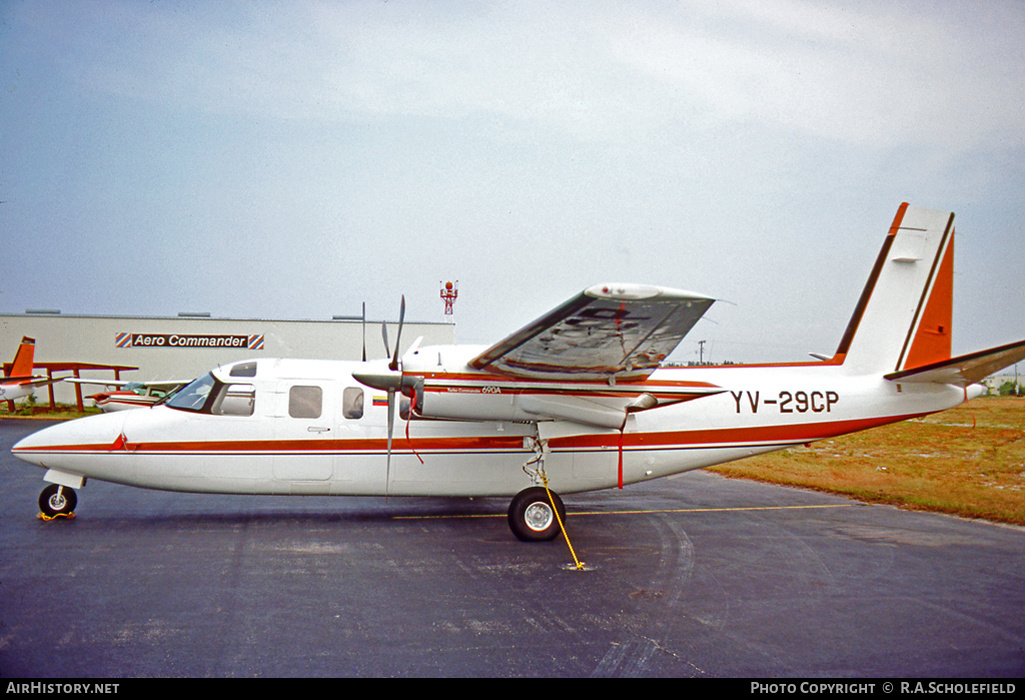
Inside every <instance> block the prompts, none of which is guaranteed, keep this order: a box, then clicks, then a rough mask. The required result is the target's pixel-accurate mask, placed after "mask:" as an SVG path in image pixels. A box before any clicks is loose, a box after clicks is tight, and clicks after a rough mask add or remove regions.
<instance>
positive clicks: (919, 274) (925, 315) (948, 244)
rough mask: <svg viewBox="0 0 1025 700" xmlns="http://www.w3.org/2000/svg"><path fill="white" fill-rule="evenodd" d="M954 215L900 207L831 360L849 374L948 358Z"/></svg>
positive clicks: (890, 369)
mask: <svg viewBox="0 0 1025 700" xmlns="http://www.w3.org/2000/svg"><path fill="white" fill-rule="evenodd" d="M953 289H954V215H953V214H952V213H951V212H945V211H932V210H929V209H921V208H918V207H912V206H909V205H908V204H907V203H905V204H902V205H901V206H900V208H899V209H898V210H897V216H896V218H894V220H893V226H892V227H891V228H890V232H889V233H888V234H887V236H886V240H885V241H884V242H883V248H882V250H881V251H880V252H879V257H878V258H877V259H876V263H875V267H873V269H872V274H871V276H870V277H869V279H868V283H867V284H866V285H865V290H864V291H863V292H862V295H861V299H860V300H859V301H858V306H857V308H856V309H855V311H854V315H853V316H852V317H851V321H850V323H849V324H848V326H847V331H846V332H845V333H844V336H843V339H842V340H841V341H840V346H839V347H838V348H837V352H836V359H838V360H842V362H843V365H844V367H845V368H849V369H850V370H852V371H854V372H859V373H862V372H866V373H867V372H882V373H887V372H896V371H903V370H908V369H914V368H915V367H921V366H924V365H927V364H930V363H933V362H939V361H942V360H947V359H949V358H950V347H951V344H950V337H951V336H950V324H951V319H952V308H953Z"/></svg>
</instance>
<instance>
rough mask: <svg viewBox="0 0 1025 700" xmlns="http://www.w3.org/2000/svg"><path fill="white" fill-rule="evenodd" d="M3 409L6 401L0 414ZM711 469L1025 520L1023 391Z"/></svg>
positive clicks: (905, 504)
mask: <svg viewBox="0 0 1025 700" xmlns="http://www.w3.org/2000/svg"><path fill="white" fill-rule="evenodd" d="M91 410H93V411H95V409H91ZM19 412H21V413H22V414H23V417H29V415H31V417H35V418H50V419H58V420H62V419H66V418H76V417H80V416H81V414H79V413H75V412H74V410H73V407H67V410H66V411H65V412H63V413H60V414H53V413H49V412H48V409H47V408H43V407H39V406H36V407H33V408H31V409H30V410H29V409H28V408H27V407H21V408H20V411H19ZM7 415H8V414H7V412H6V404H4V406H3V407H0V418H3V417H7ZM11 417H12V418H13V417H16V416H11ZM710 471H714V472H717V473H719V474H722V475H724V476H729V477H738V478H745V479H757V480H759V481H765V482H769V483H774V484H783V485H786V486H799V487H802V488H810V489H817V490H820V491H828V492H830V493H837V494H841V495H844V496H850V497H852V498H856V499H858V500H862V501H867V502H870V503H887V504H890V505H894V506H899V507H902V508H913V509H918V510H930V511H937V512H943V513H951V514H954V515H960V516H963V517H968V518H982V519H985V520H991V521H995V522H1003V523H1013V524H1017V525H1025V398H1009V397H983V398H978V399H974V400H972V401H970V402H968V403H967V404H964V405H963V406H959V407H958V408H954V409H951V410H949V411H944V412H943V413H937V414H935V415H932V416H927V417H925V418H919V419H915V420H910V421H904V422H903V423H895V424H893V425H888V426H883V427H881V428H873V429H872V430H866V431H864V432H861V433H854V434H852V435H845V436H843V437H839V438H834V439H832V440H823V441H821V442H816V443H813V444H811V445H809V446H807V447H800V448H796V449H790V450H785V451H781V452H774V453H771V454H767V455H761V456H758V457H751V458H749V459H745V460H741V461H739V462H732V463H729V464H724V465H721V466H718V467H712V468H711V469H710Z"/></svg>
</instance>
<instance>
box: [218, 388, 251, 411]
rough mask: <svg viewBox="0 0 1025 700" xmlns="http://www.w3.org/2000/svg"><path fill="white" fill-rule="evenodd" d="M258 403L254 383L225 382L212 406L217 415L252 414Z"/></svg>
mask: <svg viewBox="0 0 1025 700" xmlns="http://www.w3.org/2000/svg"><path fill="white" fill-rule="evenodd" d="M255 405H256V390H255V389H254V388H253V385H252V384H225V385H224V386H223V387H222V388H221V391H220V392H219V393H218V396H217V398H216V399H215V400H214V403H213V406H211V409H210V412H211V413H213V414H214V415H215V416H251V415H253V408H254V407H255Z"/></svg>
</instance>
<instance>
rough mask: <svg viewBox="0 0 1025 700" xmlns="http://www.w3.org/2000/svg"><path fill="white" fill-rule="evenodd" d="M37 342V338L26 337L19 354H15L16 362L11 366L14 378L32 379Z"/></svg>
mask: <svg viewBox="0 0 1025 700" xmlns="http://www.w3.org/2000/svg"><path fill="white" fill-rule="evenodd" d="M35 354H36V341H35V338H29V337H27V336H26V337H24V338H22V339H21V345H19V346H18V352H16V353H15V354H14V362H13V363H12V364H11V374H10V376H12V377H31V376H32V366H33V363H34V362H35Z"/></svg>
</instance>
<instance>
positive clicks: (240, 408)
mask: <svg viewBox="0 0 1025 700" xmlns="http://www.w3.org/2000/svg"><path fill="white" fill-rule="evenodd" d="M167 406H169V407H171V408H176V409H178V410H181V411H191V412H193V413H212V414H214V415H217V416H251V415H253V409H254V408H255V406H256V389H255V388H254V387H253V385H252V384H224V383H223V382H219V381H217V379H215V378H214V376H213V375H212V374H209V373H207V374H204V375H203V376H202V377H200V378H199V379H196V380H194V381H193V382H191V383H190V384H187V385H186V386H184V387H182V389H181V390H180V391H179V392H178V393H177V394H175V395H174V396H172V397H171V398H170V399H169V400H168V401H167Z"/></svg>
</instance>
